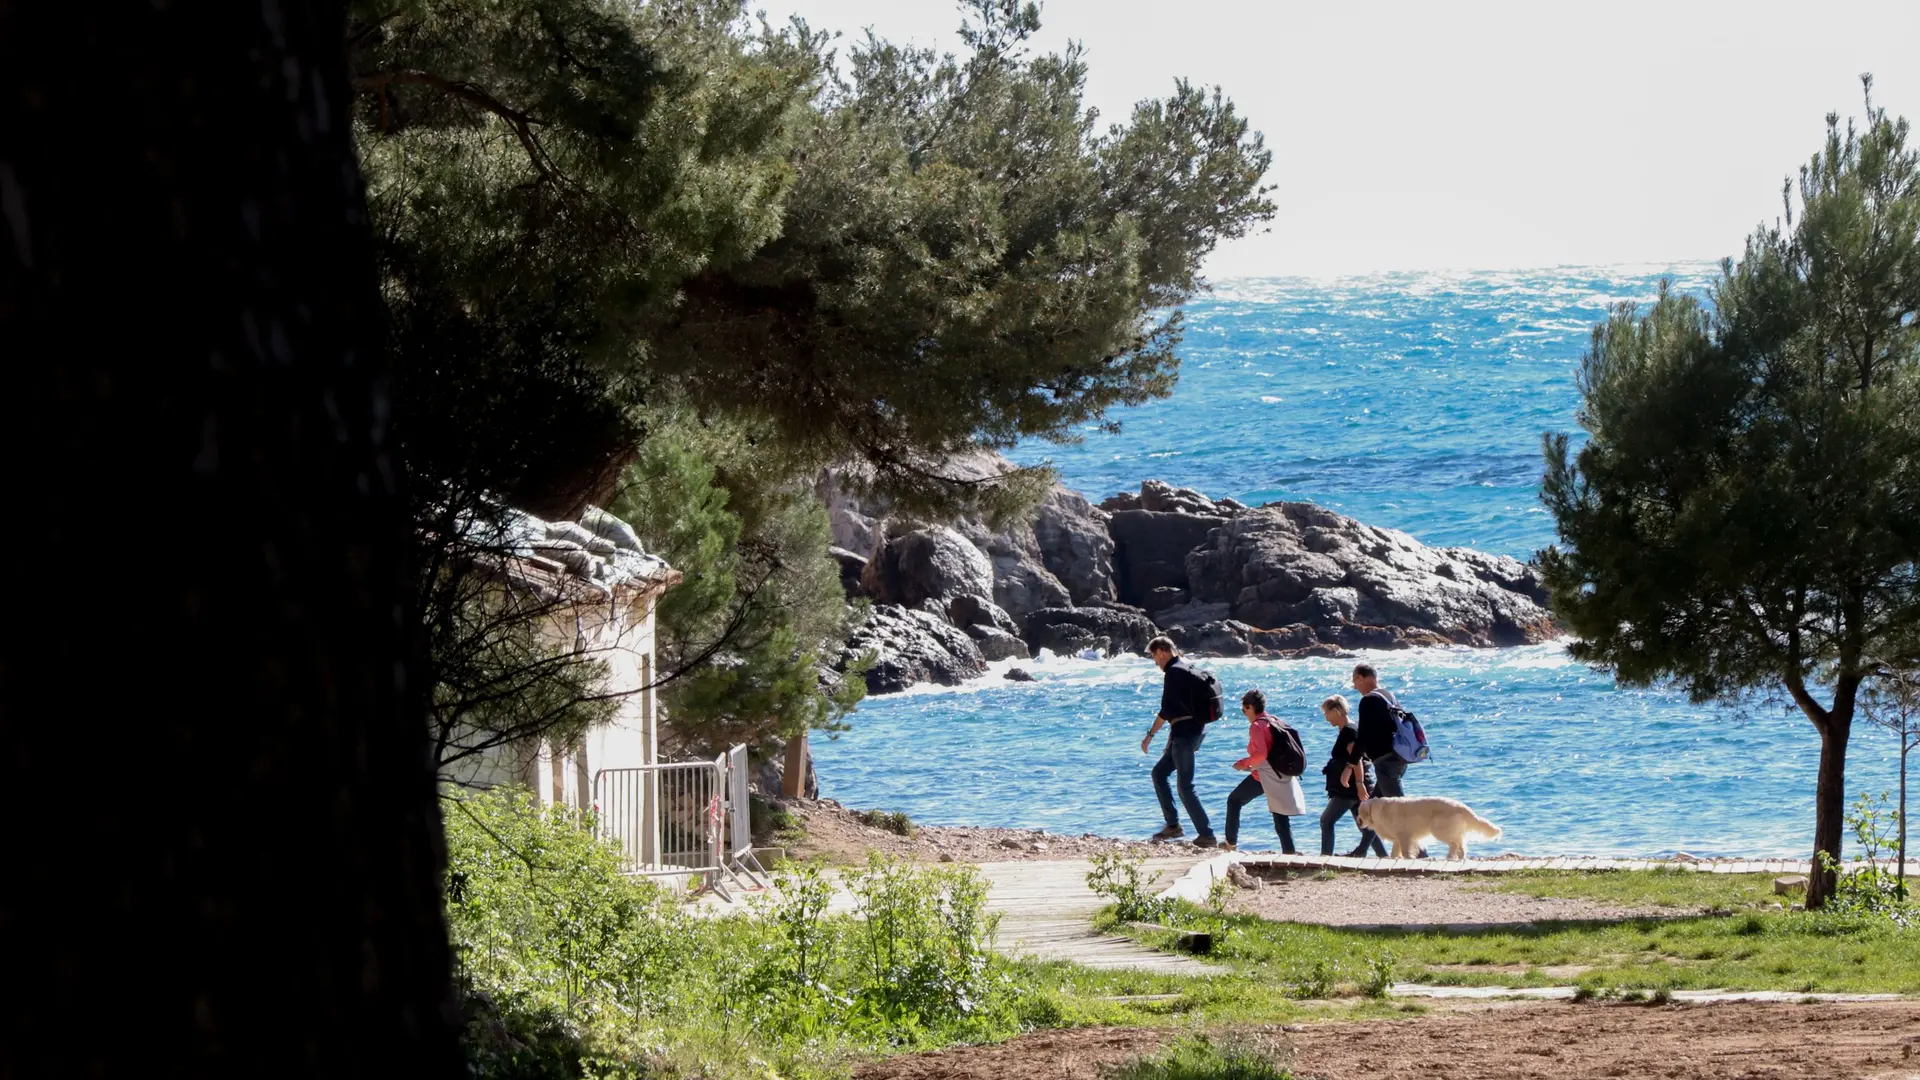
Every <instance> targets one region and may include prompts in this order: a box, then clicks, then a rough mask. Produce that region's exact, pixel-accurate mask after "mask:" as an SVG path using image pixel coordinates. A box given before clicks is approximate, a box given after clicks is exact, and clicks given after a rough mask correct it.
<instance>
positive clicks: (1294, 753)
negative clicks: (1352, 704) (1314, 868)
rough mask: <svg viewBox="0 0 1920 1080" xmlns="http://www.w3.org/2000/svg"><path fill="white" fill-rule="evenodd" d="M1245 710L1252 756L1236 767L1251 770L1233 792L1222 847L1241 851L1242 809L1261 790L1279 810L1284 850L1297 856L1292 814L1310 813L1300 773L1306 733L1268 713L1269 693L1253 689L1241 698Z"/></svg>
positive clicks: (1278, 829) (1276, 816)
mask: <svg viewBox="0 0 1920 1080" xmlns="http://www.w3.org/2000/svg"><path fill="white" fill-rule="evenodd" d="M1240 711H1241V712H1242V713H1245V714H1246V717H1247V756H1246V757H1243V758H1241V759H1240V760H1239V761H1236V762H1234V763H1233V767H1234V768H1236V769H1238V770H1240V771H1241V772H1244V773H1246V774H1247V778H1246V779H1245V780H1242V781H1240V786H1239V787H1236V788H1234V789H1233V794H1231V795H1228V796H1227V842H1226V843H1224V844H1221V845H1220V847H1221V850H1223V851H1233V850H1235V847H1236V845H1235V843H1234V841H1235V840H1236V839H1237V838H1238V837H1239V835H1240V808H1241V807H1243V806H1245V805H1247V804H1248V803H1250V802H1252V801H1253V799H1254V797H1255V796H1257V795H1265V796H1266V797H1267V810H1268V811H1269V812H1271V813H1272V814H1273V831H1274V832H1276V833H1278V834H1279V835H1280V850H1281V851H1282V852H1285V853H1286V854H1288V855H1297V854H1299V852H1297V851H1295V850H1294V849H1293V824H1292V823H1291V822H1289V821H1288V820H1287V818H1288V817H1289V816H1291V815H1293V814H1304V813H1306V812H1307V808H1306V799H1305V797H1304V796H1302V795H1301V794H1300V774H1301V773H1302V772H1304V771H1306V766H1307V758H1306V751H1305V750H1304V749H1303V748H1302V747H1301V745H1300V733H1299V732H1297V731H1294V730H1293V729H1292V728H1290V727H1288V726H1287V725H1286V724H1285V723H1284V722H1283V721H1280V720H1277V719H1275V718H1273V717H1271V716H1268V715H1267V696H1266V695H1265V694H1262V693H1261V692H1260V691H1258V690H1249V691H1247V693H1246V696H1245V697H1242V698H1241V699H1240Z"/></svg>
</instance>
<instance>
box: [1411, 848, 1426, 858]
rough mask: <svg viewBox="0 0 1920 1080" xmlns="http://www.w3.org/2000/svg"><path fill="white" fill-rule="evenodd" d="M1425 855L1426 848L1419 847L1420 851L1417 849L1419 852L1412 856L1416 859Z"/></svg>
mask: <svg viewBox="0 0 1920 1080" xmlns="http://www.w3.org/2000/svg"><path fill="white" fill-rule="evenodd" d="M1426 857H1427V849H1426V848H1421V849H1420V851H1419V853H1418V854H1416V855H1415V856H1414V858H1416V859H1424V858H1426Z"/></svg>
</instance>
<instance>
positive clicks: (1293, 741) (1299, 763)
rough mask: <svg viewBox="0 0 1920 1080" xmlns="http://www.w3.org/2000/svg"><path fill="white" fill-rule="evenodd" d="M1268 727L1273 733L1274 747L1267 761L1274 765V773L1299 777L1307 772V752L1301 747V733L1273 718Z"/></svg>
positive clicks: (1268, 722)
mask: <svg viewBox="0 0 1920 1080" xmlns="http://www.w3.org/2000/svg"><path fill="white" fill-rule="evenodd" d="M1267 727H1268V728H1270V729H1272V731H1273V746H1272V747H1271V748H1270V749H1268V751H1267V761H1269V762H1270V763H1272V765H1273V771H1274V772H1277V773H1279V774H1280V775H1281V776H1299V775H1300V774H1301V773H1304V772H1306V771H1307V750H1306V747H1304V746H1301V745H1300V733H1299V732H1297V731H1295V730H1293V728H1291V727H1289V726H1287V725H1286V724H1285V723H1283V722H1281V721H1279V720H1275V719H1273V718H1271V717H1269V718H1268V719H1267Z"/></svg>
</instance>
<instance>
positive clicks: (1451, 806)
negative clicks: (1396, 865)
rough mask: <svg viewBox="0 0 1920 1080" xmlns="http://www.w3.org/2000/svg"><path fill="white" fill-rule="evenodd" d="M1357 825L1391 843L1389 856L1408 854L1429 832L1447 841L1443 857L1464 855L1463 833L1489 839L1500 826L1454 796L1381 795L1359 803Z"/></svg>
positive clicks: (1497, 832)
mask: <svg viewBox="0 0 1920 1080" xmlns="http://www.w3.org/2000/svg"><path fill="white" fill-rule="evenodd" d="M1360 827H1361V828H1363V829H1372V830H1373V831H1374V832H1376V833H1378V834H1380V839H1382V840H1385V841H1386V842H1387V843H1389V844H1392V845H1393V851H1392V853H1391V855H1390V857H1391V858H1395V859H1403V858H1409V857H1411V856H1412V855H1413V853H1414V852H1415V851H1417V850H1419V847H1420V841H1422V840H1424V839H1426V838H1427V837H1429V836H1431V837H1433V838H1434V839H1435V840H1438V841H1440V842H1441V843H1443V844H1445V845H1447V858H1449V859H1464V858H1466V857H1467V834H1469V833H1473V834H1476V835H1479V836H1484V837H1486V838H1488V839H1493V838H1494V837H1497V836H1499V835H1500V826H1498V825H1495V824H1494V823H1493V822H1491V821H1488V820H1487V819H1486V818H1483V817H1481V816H1480V815H1479V814H1476V813H1474V812H1473V811H1472V810H1470V809H1468V808H1467V804H1466V803H1463V802H1460V801H1459V800H1457V799H1442V798H1438V797H1433V796H1429V797H1426V798H1412V797H1407V798H1397V799H1396V798H1381V799H1368V800H1367V801H1366V802H1363V803H1361V804H1360Z"/></svg>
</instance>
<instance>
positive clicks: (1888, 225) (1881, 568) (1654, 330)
mask: <svg viewBox="0 0 1920 1080" xmlns="http://www.w3.org/2000/svg"><path fill="white" fill-rule="evenodd" d="M1828 128H1829V130H1828V134H1827V139H1826V143H1825V145H1824V146H1823V147H1822V148H1821V150H1820V152H1819V153H1817V154H1816V155H1814V157H1813V159H1812V160H1811V161H1810V162H1809V163H1808V164H1807V165H1806V166H1805V167H1804V168H1803V169H1802V170H1801V173H1800V178H1799V183H1798V185H1797V196H1798V197H1797V199H1794V198H1792V196H1793V195H1794V194H1796V192H1795V191H1794V189H1793V188H1791V187H1790V188H1789V192H1788V195H1789V199H1788V204H1787V207H1786V220H1785V222H1784V223H1783V224H1780V225H1776V226H1774V227H1771V228H1763V229H1761V230H1759V231H1757V232H1756V233H1754V234H1753V236H1752V237H1751V238H1750V239H1749V241H1748V243H1747V247H1746V251H1745V253H1744V254H1743V255H1742V257H1741V258H1740V259H1739V261H1738V262H1734V261H1731V260H1729V261H1728V262H1727V263H1726V264H1724V268H1723V273H1722V277H1721V280H1720V281H1719V283H1718V284H1717V286H1716V287H1715V288H1714V290H1713V293H1712V298H1711V299H1712V304H1711V307H1709V306H1707V305H1704V304H1702V303H1700V302H1699V301H1697V300H1694V299H1692V298H1689V297H1684V296H1679V295H1675V294H1672V293H1670V292H1668V291H1667V290H1665V289H1662V291H1661V293H1660V295H1659V297H1658V298H1657V299H1656V300H1655V301H1654V303H1653V305H1652V307H1651V308H1650V309H1649V310H1647V311H1645V312H1641V311H1638V310H1637V309H1635V308H1634V307H1633V306H1632V305H1625V306H1622V307H1620V308H1619V309H1617V310H1616V311H1615V312H1614V313H1613V316H1612V317H1611V318H1610V319H1609V320H1608V321H1607V322H1606V323H1604V324H1602V325H1601V326H1599V327H1598V328H1596V329H1595V330H1594V333H1593V342H1592V348H1591V350H1590V351H1589V352H1588V353H1587V355H1586V356H1585V358H1584V361H1583V366H1582V370H1581V392H1582V395H1583V404H1582V408H1581V412H1580V417H1579V419H1580V423H1581V425H1582V426H1583V427H1584V428H1585V429H1586V431H1587V432H1588V435H1589V438H1588V440H1587V441H1586V443H1585V445H1584V446H1582V447H1580V448H1579V450H1578V452H1577V453H1575V452H1574V449H1573V446H1572V444H1571V442H1570V440H1569V439H1568V438H1567V437H1566V436H1551V437H1549V438H1548V440H1547V474H1546V482H1545V489H1544V499H1545V502H1546V505H1547V506H1548V508H1549V509H1550V510H1551V511H1552V513H1553V515H1554V518H1555V521H1556V524H1557V525H1558V528H1559V533H1560V538H1561V544H1560V545H1559V546H1556V547H1553V548H1549V549H1548V550H1547V551H1545V552H1543V553H1542V554H1541V563H1542V566H1543V568H1544V570H1545V572H1546V576H1547V581H1548V584H1549V585H1550V587H1551V588H1552V590H1553V595H1554V606H1555V609H1556V610H1557V611H1558V613H1559V614H1560V615H1561V617H1563V618H1564V619H1565V620H1566V621H1567V622H1568V623H1569V624H1570V625H1571V627H1572V628H1573V630H1574V631H1575V632H1576V633H1577V634H1578V635H1579V636H1580V641H1579V642H1578V643H1576V644H1575V645H1574V646H1573V647H1572V651H1573V654H1574V655H1575V656H1576V657H1578V658H1579V659H1582V660H1586V661H1589V662H1591V663H1595V664H1598V665H1601V666H1604V667H1607V668H1610V669H1612V670H1613V671H1614V672H1615V673H1616V674H1617V676H1618V677H1619V678H1620V679H1621V680H1622V681H1624V682H1628V683H1635V684H1647V683H1653V682H1660V681H1669V680H1671V681H1677V682H1679V683H1680V684H1682V685H1684V686H1685V687H1686V688H1687V689H1688V690H1689V691H1690V692H1691V693H1692V695H1693V696H1694V697H1695V698H1696V699H1698V700H1705V699H1710V698H1721V697H1728V696H1733V695H1737V694H1739V693H1741V692H1744V691H1749V690H1771V691H1776V692H1783V693H1784V694H1785V695H1786V696H1787V697H1789V698H1790V699H1791V700H1792V701H1793V702H1794V703H1795V705H1796V706H1798V707H1799V708H1800V710H1801V711H1802V712H1804V713H1805V714H1806V716H1807V717H1808V718H1809V720H1811V721H1812V723H1813V724H1814V726H1815V728H1816V729H1817V730H1818V731H1819V733H1820V735H1821V738H1822V747H1823V749H1822V766H1821V778H1820V791H1819V793H1818V798H1817V806H1818V821H1817V822H1816V827H1815V838H1816V847H1817V848H1818V849H1819V850H1822V851H1826V852H1828V853H1829V854H1831V855H1833V856H1835V857H1838V855H1839V853H1840V846H1839V845H1840V828H1841V813H1842V809H1843V803H1844V800H1843V793H1844V789H1843V777H1844V771H1843V770H1844V767H1845V755H1846V742H1847V736H1848V733H1849V730H1850V725H1851V722H1852V717H1853V713H1854V706H1855V702H1856V698H1857V695H1858V693H1859V690H1860V687H1861V684H1862V682H1863V680H1865V679H1867V678H1870V677H1872V675H1873V672H1874V671H1875V670H1876V660H1875V658H1876V657H1887V656H1892V655H1896V654H1897V653H1899V652H1900V651H1902V650H1903V649H1905V648H1906V645H1905V644H1904V643H1906V642H1910V641H1911V640H1912V637H1913V634H1914V631H1915V629H1916V628H1917V627H1920V574H1917V573H1916V569H1917V564H1920V327H1916V324H1915V320H1916V317H1920V158H1917V157H1916V155H1915V153H1914V152H1913V151H1912V150H1911V149H1909V147H1908V145H1907V134H1908V129H1907V124H1906V121H1904V120H1897V119H1891V118H1889V117H1888V116H1887V115H1886V114H1885V113H1884V111H1880V110H1876V109H1874V108H1873V106H1872V101H1871V97H1869V99H1868V108H1867V117H1866V122H1865V124H1864V125H1863V126H1862V127H1860V128H1858V129H1856V128H1855V127H1854V126H1853V125H1852V124H1848V125H1846V126H1845V127H1843V126H1842V125H1841V124H1840V122H1839V120H1838V118H1837V117H1830V118H1829V121H1828ZM1816 877H1817V878H1819V879H1820V880H1817V881H1816V888H1815V890H1814V891H1813V892H1811V893H1810V894H1809V897H1810V899H1809V902H1810V903H1813V902H1817V901H1818V900H1819V899H1821V898H1822V897H1823V896H1824V895H1825V893H1824V888H1825V887H1830V883H1831V878H1830V876H1826V877H1822V876H1820V875H1816ZM1822 881H1824V882H1825V885H1824V886H1823V885H1822Z"/></svg>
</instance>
